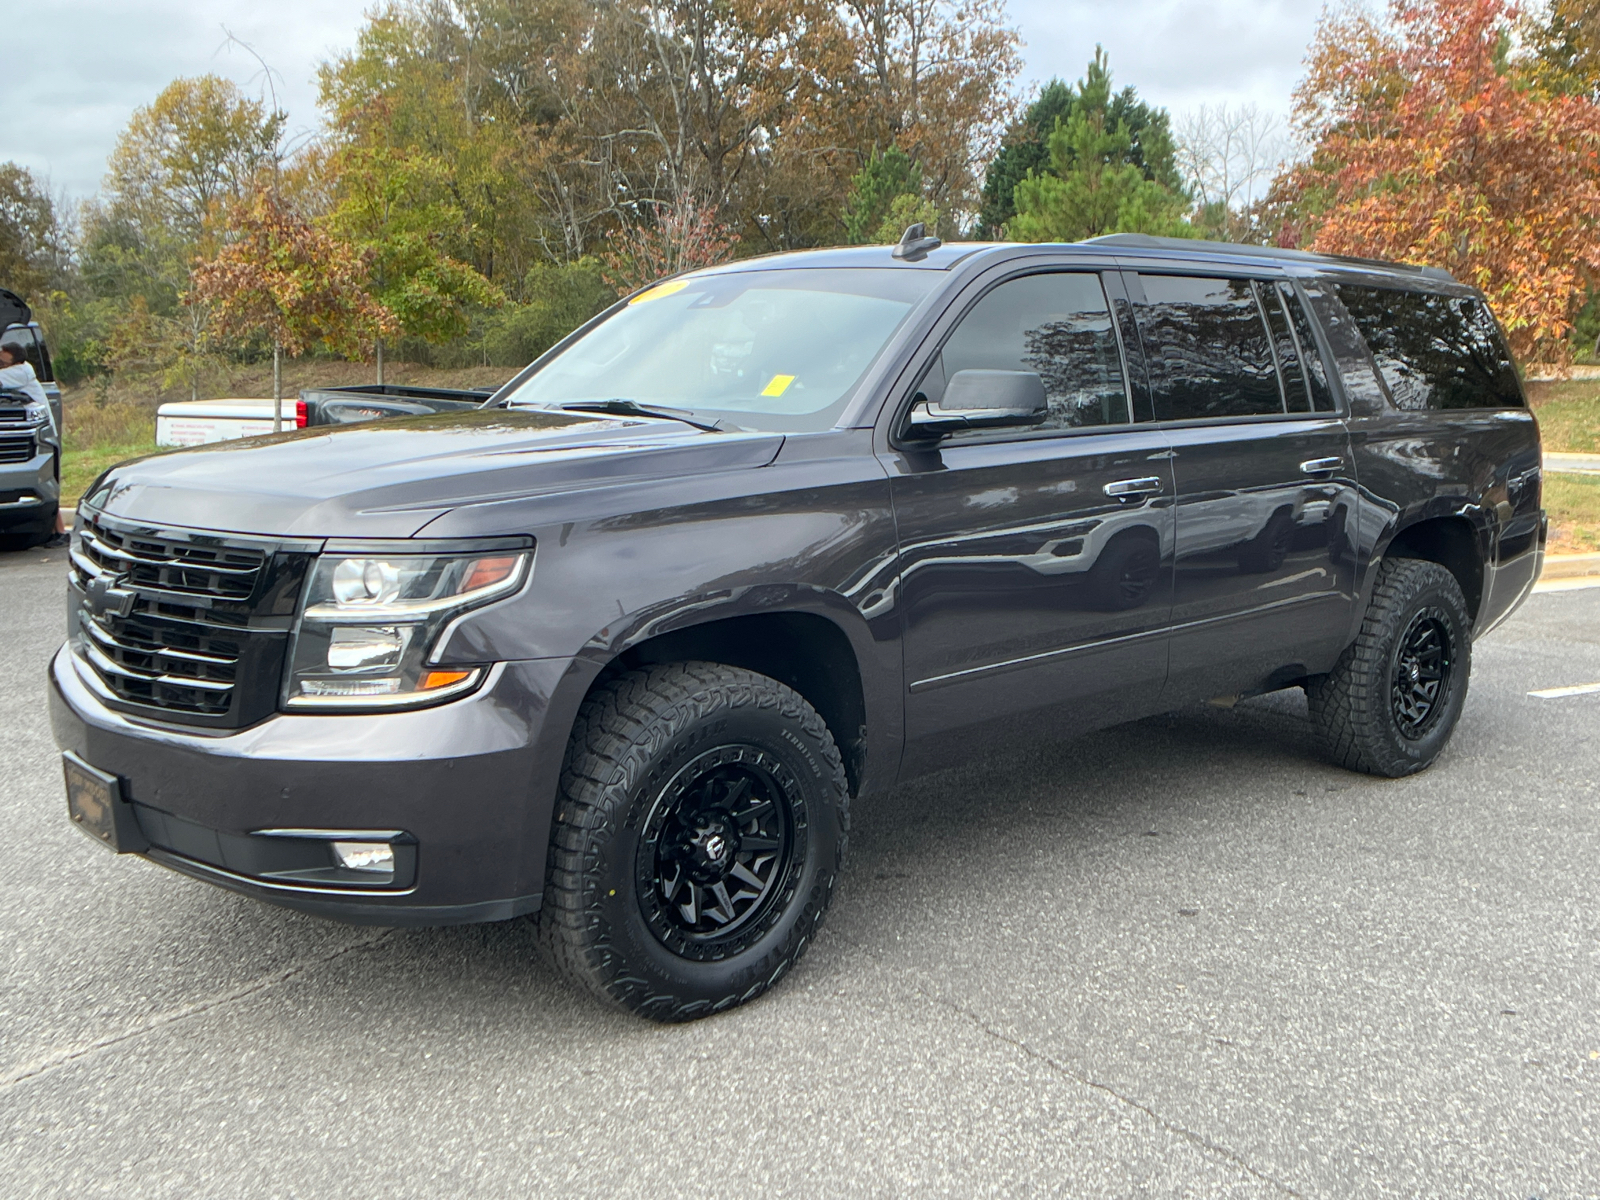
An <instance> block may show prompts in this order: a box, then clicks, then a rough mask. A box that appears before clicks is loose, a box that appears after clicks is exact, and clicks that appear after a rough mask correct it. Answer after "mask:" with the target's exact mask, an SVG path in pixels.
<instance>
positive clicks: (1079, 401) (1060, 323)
mask: <svg viewBox="0 0 1600 1200" xmlns="http://www.w3.org/2000/svg"><path fill="white" fill-rule="evenodd" d="M941 365H942V370H943V377H944V379H945V380H949V379H951V378H953V377H954V375H955V374H956V372H958V371H971V370H978V371H1029V372H1032V373H1034V374H1036V375H1038V376H1039V379H1040V381H1041V382H1043V384H1044V392H1045V398H1046V400H1047V402H1048V403H1049V406H1050V415H1049V416H1048V417H1047V418H1046V419H1045V421H1044V423H1043V424H1041V425H1038V426H1034V427H1033V428H1034V429H1036V430H1044V431H1049V430H1060V429H1084V428H1088V427H1092V426H1097V425H1125V424H1127V423H1128V390H1127V387H1126V386H1125V385H1124V383H1123V375H1122V358H1121V355H1120V353H1119V352H1118V349H1117V335H1116V332H1115V331H1114V330H1113V329H1112V327H1111V308H1110V306H1109V305H1108V304H1107V303H1106V294H1105V290H1104V289H1103V288H1102V287H1101V285H1100V277H1099V276H1098V275H1095V274H1091V273H1088V272H1081V271H1080V272H1072V271H1061V272H1050V273H1048V274H1041V275H1025V276H1023V277H1022V278H1020V279H1011V280H1007V281H1006V282H1005V283H1002V284H1000V285H999V286H998V287H996V288H995V289H994V290H993V291H991V292H989V293H988V294H987V295H985V296H984V297H983V299H981V300H979V301H978V303H977V304H975V305H974V306H973V308H972V311H971V312H969V313H967V315H966V316H965V317H963V318H962V320H961V324H960V325H958V326H957V327H956V330H955V332H954V333H953V334H951V335H950V339H949V341H947V342H946V343H945V345H944V351H943V353H942V355H941ZM934 370H935V372H938V371H939V370H940V366H936V367H935V368H934ZM978 436H985V435H978ZM986 436H994V434H992V433H991V434H989V435H986ZM1006 436H1012V437H1015V436H1016V431H1015V430H1009V431H1007V432H1006Z"/></svg>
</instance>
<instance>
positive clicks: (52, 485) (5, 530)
mask: <svg viewBox="0 0 1600 1200" xmlns="http://www.w3.org/2000/svg"><path fill="white" fill-rule="evenodd" d="M0 346H8V347H12V348H14V349H16V350H17V351H19V352H20V357H21V358H24V359H26V360H27V361H28V362H30V363H32V364H33V373H34V374H35V375H37V376H38V377H39V382H40V383H41V384H42V385H43V386H44V392H45V397H46V399H47V401H48V405H41V404H39V403H38V402H37V401H36V400H34V399H32V398H30V397H29V396H27V395H25V394H23V393H22V392H17V391H11V390H6V389H0V545H7V544H9V545H11V546H28V545H32V544H34V543H36V542H41V541H44V540H46V539H47V538H49V537H50V535H51V534H52V533H54V532H55V527H56V510H57V509H58V508H59V507H60V503H61V389H60V387H59V386H57V384H56V379H55V372H54V371H53V370H52V369H51V365H50V350H49V348H48V347H47V346H46V345H45V341H44V334H43V332H42V331H41V330H40V328H39V323H38V322H37V321H35V320H34V319H33V311H32V309H30V308H29V307H28V305H27V303H26V302H24V301H23V299H22V297H20V296H18V295H17V294H16V293H15V292H8V291H6V290H5V289H4V288H0Z"/></svg>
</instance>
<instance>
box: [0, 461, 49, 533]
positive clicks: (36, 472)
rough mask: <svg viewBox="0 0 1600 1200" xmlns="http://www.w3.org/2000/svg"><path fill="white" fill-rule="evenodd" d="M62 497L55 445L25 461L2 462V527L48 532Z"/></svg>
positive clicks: (0, 468) (0, 490)
mask: <svg viewBox="0 0 1600 1200" xmlns="http://www.w3.org/2000/svg"><path fill="white" fill-rule="evenodd" d="M60 501H61V485H60V483H59V482H57V480H56V454H55V447H53V446H45V447H44V448H43V451H42V452H41V453H39V454H35V455H34V456H33V457H32V458H31V459H29V460H28V461H27V462H25V463H7V464H5V465H3V466H0V531H3V532H6V533H49V532H51V531H53V530H54V529H55V527H56V509H57V508H58V507H59V506H60Z"/></svg>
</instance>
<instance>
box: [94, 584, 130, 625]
mask: <svg viewBox="0 0 1600 1200" xmlns="http://www.w3.org/2000/svg"><path fill="white" fill-rule="evenodd" d="M125 578H126V577H125V576H122V575H97V576H95V577H94V578H93V579H91V580H90V581H89V606H90V608H92V609H93V610H94V611H95V612H97V613H103V614H106V615H108V616H113V617H125V616H127V615H128V614H129V613H131V612H132V611H133V601H134V598H135V596H134V593H133V592H130V591H126V590H124V589H123V588H121V587H119V586H118V585H119V584H121V583H122V582H123V580H124V579H125Z"/></svg>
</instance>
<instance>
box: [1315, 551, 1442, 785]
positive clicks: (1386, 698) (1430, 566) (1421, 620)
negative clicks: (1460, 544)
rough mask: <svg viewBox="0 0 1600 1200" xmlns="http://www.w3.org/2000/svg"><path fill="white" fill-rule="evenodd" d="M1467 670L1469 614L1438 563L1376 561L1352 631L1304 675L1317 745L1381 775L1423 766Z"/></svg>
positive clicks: (1344, 762)
mask: <svg viewBox="0 0 1600 1200" xmlns="http://www.w3.org/2000/svg"><path fill="white" fill-rule="evenodd" d="M1471 673H1472V616H1471V613H1470V611H1469V610H1468V608H1467V602H1466V599H1465V597H1463V596H1462V594H1461V585H1460V583H1459V582H1458V581H1457V580H1456V577H1455V576H1454V575H1453V574H1451V573H1450V571H1449V570H1447V569H1446V568H1445V567H1443V566H1441V565H1439V564H1438V563H1435V562H1427V561H1424V560H1422V559H1415V558H1393V559H1384V560H1383V561H1382V562H1381V563H1379V564H1378V568H1377V578H1376V580H1375V581H1374V583H1373V588H1372V599H1371V601H1370V602H1369V603H1368V605H1367V612H1366V615H1365V617H1364V618H1363V619H1362V622H1361V631H1360V632H1359V633H1358V634H1357V635H1356V639H1355V641H1354V642H1352V643H1351V644H1350V645H1349V646H1348V647H1346V648H1345V651H1344V653H1343V654H1342V655H1340V657H1339V661H1338V662H1337V663H1335V664H1334V667H1333V670H1332V671H1330V672H1329V673H1328V674H1327V675H1324V676H1322V677H1320V678H1315V679H1312V680H1311V681H1309V682H1308V683H1307V684H1306V700H1307V709H1308V711H1309V713H1310V716H1311V722H1312V724H1313V726H1315V728H1316V730H1317V734H1318V737H1319V738H1320V739H1321V741H1322V744H1323V747H1324V749H1325V750H1326V751H1327V754H1328V756H1329V757H1330V758H1331V759H1333V761H1334V762H1336V763H1339V764H1340V765H1341V766H1345V767H1349V768H1350V769H1351V770H1353V771H1364V772H1366V773H1367V774H1369V775H1384V776H1387V777H1389V778H1391V779H1394V778H1399V777H1400V776H1402V775H1412V774H1415V773H1416V772H1417V771H1421V770H1423V769H1425V768H1426V767H1428V766H1429V765H1430V764H1432V762H1433V761H1434V759H1436V758H1438V757H1439V754H1440V753H1441V752H1442V751H1443V750H1444V748H1445V746H1446V745H1447V744H1448V743H1449V741H1450V735H1451V733H1452V732H1454V730H1455V727H1456V722H1457V721H1458V720H1459V719H1460V717H1461V709H1462V706H1463V705H1464V704H1465V703H1466V699H1467V683H1468V680H1469V679H1470V677H1471Z"/></svg>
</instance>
